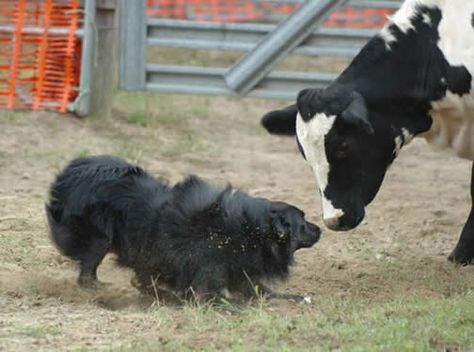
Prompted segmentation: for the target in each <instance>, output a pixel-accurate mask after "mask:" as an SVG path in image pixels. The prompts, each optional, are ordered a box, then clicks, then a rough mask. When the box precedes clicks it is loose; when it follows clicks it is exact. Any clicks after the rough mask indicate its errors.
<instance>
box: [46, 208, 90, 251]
mask: <svg viewBox="0 0 474 352" xmlns="http://www.w3.org/2000/svg"><path fill="white" fill-rule="evenodd" d="M45 210H46V217H47V219H48V225H49V229H50V237H51V240H52V241H53V243H54V244H55V246H56V248H57V249H58V250H59V251H60V252H61V253H62V254H63V255H65V256H67V257H69V258H72V259H76V260H77V259H78V258H79V257H80V255H81V253H83V248H81V247H82V246H81V245H80V241H79V240H78V237H77V236H75V235H74V233H72V232H71V231H70V229H69V228H68V226H66V225H65V224H63V223H62V222H61V216H62V209H61V208H60V207H57V206H55V204H54V203H53V204H46V205H45Z"/></svg>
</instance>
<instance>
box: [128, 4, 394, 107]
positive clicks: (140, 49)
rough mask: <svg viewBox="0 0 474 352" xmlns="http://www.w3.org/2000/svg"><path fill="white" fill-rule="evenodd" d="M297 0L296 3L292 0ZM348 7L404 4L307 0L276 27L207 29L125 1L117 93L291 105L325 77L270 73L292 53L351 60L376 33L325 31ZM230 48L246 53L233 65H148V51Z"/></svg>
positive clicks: (221, 25) (210, 25)
mask: <svg viewBox="0 0 474 352" xmlns="http://www.w3.org/2000/svg"><path fill="white" fill-rule="evenodd" d="M295 1H296V0H295ZM348 2H349V4H350V5H352V6H354V7H357V6H360V7H372V8H377V7H379V8H392V9H396V8H397V7H398V6H399V5H400V1H375V0H372V1H370V0H368V1H362V0H349V1H348V0H308V1H305V2H303V3H302V5H301V6H300V7H299V8H298V9H297V10H296V11H294V12H293V13H292V14H291V15H289V16H288V17H287V18H286V19H285V20H284V21H282V22H281V23H280V24H279V25H269V24H253V23H210V22H196V21H186V20H171V19H156V18H155V19H152V18H147V17H146V0H134V1H129V0H121V24H120V31H121V33H120V36H121V40H120V46H121V48H120V87H121V88H122V89H125V90H148V91H157V92H173V93H187V94H206V95H226V96H253V97H260V98H276V99H293V98H294V97H295V94H296V92H298V91H299V90H301V89H303V88H306V87H314V88H318V87H320V88H322V87H324V86H326V85H327V84H328V83H330V82H331V81H332V80H334V78H335V77H336V74H334V73H327V72H314V73H307V72H289V71H273V68H274V67H275V65H276V64H277V63H278V62H280V60H282V59H283V58H284V57H286V56H287V55H289V54H291V53H296V54H301V55H307V56H346V57H352V56H354V55H355V54H356V53H357V52H358V51H359V50H360V48H361V47H362V46H363V45H364V44H365V43H366V42H367V41H368V40H369V39H370V38H371V37H372V36H373V35H374V34H375V33H376V30H374V29H360V28H359V29H357V28H324V27H320V24H321V23H322V22H323V21H324V20H325V19H326V18H327V17H328V15H329V14H330V13H331V12H332V11H334V10H335V9H337V8H338V7H341V6H343V5H345V4H347V3H348ZM153 46H158V47H178V48H193V49H207V50H231V51H240V52H244V53H245V54H244V55H243V56H242V57H241V58H240V60H239V61H238V62H237V63H236V64H235V65H234V66H232V67H229V68H217V67H196V66H178V65H156V64H148V63H147V61H146V52H147V48H148V47H153Z"/></svg>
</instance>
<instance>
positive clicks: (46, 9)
mask: <svg viewBox="0 0 474 352" xmlns="http://www.w3.org/2000/svg"><path fill="white" fill-rule="evenodd" d="M80 19H81V13H80V11H79V0H0V108H6V109H22V108H28V109H34V110H40V109H51V110H56V111H61V112H65V111H66V108H67V104H68V103H69V102H71V101H73V100H74V98H75V97H76V96H77V86H78V81H79V61H80V48H79V45H78V44H79V43H78V40H77V38H76V30H77V28H78V25H79V21H80ZM78 49H79V50H78Z"/></svg>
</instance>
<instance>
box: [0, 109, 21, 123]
mask: <svg viewBox="0 0 474 352" xmlns="http://www.w3.org/2000/svg"><path fill="white" fill-rule="evenodd" d="M22 114H24V112H21V111H15V110H0V122H5V123H10V122H14V121H16V120H17V119H18V118H19V117H21V115H22Z"/></svg>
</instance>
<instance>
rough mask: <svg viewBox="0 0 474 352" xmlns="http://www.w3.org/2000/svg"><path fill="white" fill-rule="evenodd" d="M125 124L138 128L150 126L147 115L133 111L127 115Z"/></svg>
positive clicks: (143, 112)
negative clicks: (137, 126)
mask: <svg viewBox="0 0 474 352" xmlns="http://www.w3.org/2000/svg"><path fill="white" fill-rule="evenodd" d="M126 119H127V122H128V123H131V124H135V125H139V126H143V127H146V126H148V125H149V124H150V121H149V118H148V115H147V113H146V112H145V111H141V110H138V111H134V112H132V113H131V114H128V115H127V117H126Z"/></svg>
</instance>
